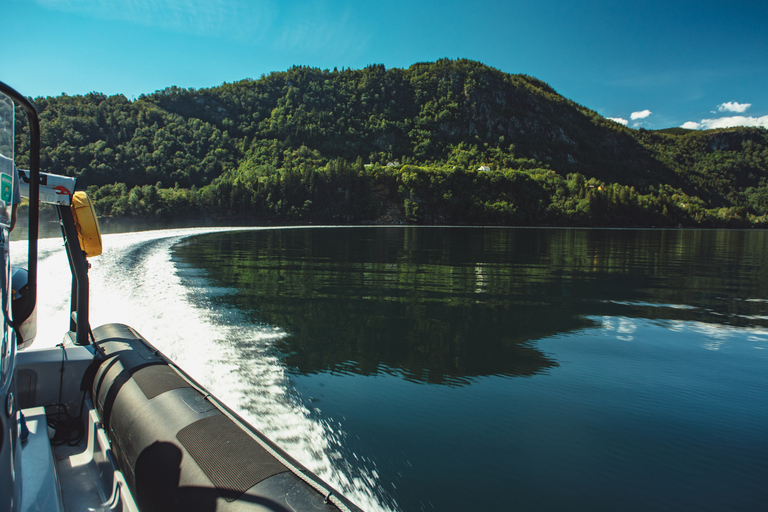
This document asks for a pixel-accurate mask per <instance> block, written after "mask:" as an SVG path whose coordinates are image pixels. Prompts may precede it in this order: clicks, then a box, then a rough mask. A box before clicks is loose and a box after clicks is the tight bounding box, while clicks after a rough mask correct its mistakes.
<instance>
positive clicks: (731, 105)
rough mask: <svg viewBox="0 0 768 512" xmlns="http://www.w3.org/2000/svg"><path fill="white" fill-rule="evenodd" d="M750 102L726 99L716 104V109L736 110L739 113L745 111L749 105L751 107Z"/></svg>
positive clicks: (723, 110) (724, 110)
mask: <svg viewBox="0 0 768 512" xmlns="http://www.w3.org/2000/svg"><path fill="white" fill-rule="evenodd" d="M751 106H752V104H751V103H737V102H735V101H728V102H726V103H721V104H720V105H718V106H717V110H719V111H720V112H737V113H739V114H741V113H744V112H746V111H747V109H748V108H749V107H751Z"/></svg>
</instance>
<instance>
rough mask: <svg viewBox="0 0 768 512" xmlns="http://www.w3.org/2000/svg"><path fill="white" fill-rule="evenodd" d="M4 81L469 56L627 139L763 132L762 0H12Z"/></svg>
mask: <svg viewBox="0 0 768 512" xmlns="http://www.w3.org/2000/svg"><path fill="white" fill-rule="evenodd" d="M0 12H2V16H1V17H0V20H1V21H2V26H3V30H2V32H0V34H2V37H3V39H4V41H3V44H2V46H1V47H0V48H2V49H0V80H3V81H4V82H6V83H8V84H9V85H11V86H12V87H14V88H16V89H18V90H19V91H20V92H22V93H24V94H26V95H29V96H33V97H35V96H56V95H59V94H61V93H62V92H64V93H67V94H70V95H74V94H85V93H88V92H91V91H96V92H102V93H105V94H124V95H125V96H127V97H128V98H135V97H138V96H139V95H140V94H143V93H151V92H154V91H155V90H158V89H163V88H165V87H169V86H172V85H176V86H179V87H185V88H186V87H195V88H203V87H211V86H216V85H220V84H221V83H223V82H232V81H236V80H240V79H243V78H254V79H258V78H259V77H260V76H261V75H262V74H264V73H269V72H271V71H284V70H286V69H288V68H289V67H291V66H293V65H308V66H313V67H318V68H322V69H333V68H334V67H337V68H339V69H341V68H342V67H346V68H350V67H351V68H362V67H365V66H366V65H368V64H374V63H381V64H384V65H385V66H387V67H388V68H391V67H400V68H406V67H408V66H410V65H411V64H414V63H416V62H424V61H434V60H436V59H439V58H443V57H448V58H467V59H473V60H477V61H480V62H483V63H485V64H488V65H490V66H493V67H495V68H497V69H499V70H501V71H504V72H506V73H525V74H528V75H532V76H535V77H537V78H539V79H541V80H544V81H545V82H547V83H549V84H550V85H551V86H552V87H553V88H554V89H555V90H556V91H558V92H559V93H560V94H562V95H563V96H565V97H567V98H569V99H572V100H574V101H576V102H577V103H580V104H582V105H584V106H586V107H588V108H591V109H593V110H595V111H597V112H598V113H600V114H601V115H603V116H605V117H609V118H613V119H616V120H617V121H618V122H622V123H624V124H627V125H628V126H630V127H634V128H638V127H644V128H648V129H657V128H668V127H673V126H683V125H685V126H687V127H693V128H709V127H724V126H733V125H752V126H764V127H768V23H767V22H768V2H765V0H762V1H737V2H723V1H708V0H699V1H695V2H694V1H688V0H678V1H666V2H662V1H657V0H645V1H643V2H619V1H616V0H611V1H607V0H582V1H580V2H569V1H560V2H556V1H552V0H536V1H530V0H528V1H525V2H523V1H519V0H506V1H500V0H488V1H485V2H477V1H473V0H464V1H458V0H443V1H436V0H391V1H389V2H386V3H373V2H367V1H364V0H356V1H352V0H350V1H346V0H316V1H312V0H309V1H293V0H3V7H2V9H1V10H0Z"/></svg>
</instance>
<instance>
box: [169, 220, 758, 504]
mask: <svg viewBox="0 0 768 512" xmlns="http://www.w3.org/2000/svg"><path fill="white" fill-rule="evenodd" d="M766 248H768V234H767V233H766V232H744V231H731V232H726V231H689V230H667V231H663V230H658V231H657V230H621V231H617V230H558V229H478V228H314V229H279V230H264V231H249V232H225V233H212V234H206V235H200V236H195V237H191V238H186V239H184V240H183V241H181V242H180V243H178V244H177V245H176V246H175V247H174V249H173V258H172V259H173V262H174V265H175V266H176V271H177V272H178V275H179V276H180V278H181V282H182V284H183V285H184V286H185V287H186V288H187V290H190V293H193V294H195V295H196V296H197V297H199V301H211V300H212V304H211V307H212V308H213V309H214V310H216V311H224V312H230V313H228V314H232V313H231V312H233V311H234V312H236V322H237V323H238V325H243V326H258V328H259V329H261V330H262V332H265V333H271V335H270V336H267V338H264V337H263V336H262V337H259V338H258V339H259V340H261V341H259V342H258V343H256V342H254V341H251V340H252V339H253V336H252V335H248V336H239V335H237V334H236V333H237V332H239V331H237V330H234V331H232V333H234V334H232V335H230V336H228V337H226V338H225V339H222V340H220V342H219V343H220V344H221V345H222V346H225V349H226V351H227V354H229V356H228V357H230V358H231V360H232V361H236V362H233V363H232V369H231V375H232V378H233V379H236V380H237V381H238V382H239V385H240V386H241V387H243V388H244V391H243V392H242V393H241V394H240V395H237V398H236V400H237V401H238V402H239V403H237V404H233V405H235V406H236V407H239V408H240V409H242V410H245V411H250V412H251V413H252V414H253V415H254V416H257V417H258V416H259V415H262V416H265V415H269V411H264V410H263V409H264V408H263V407H262V406H260V405H258V403H257V402H258V400H259V398H258V397H260V396H262V395H265V394H268V393H269V391H268V386H267V385H265V384H264V382H263V381H264V372H265V370H258V371H255V370H252V368H254V366H249V364H251V363H253V364H254V365H256V364H257V363H258V362H259V361H261V362H262V363H263V362H265V361H266V362H267V363H268V365H269V366H270V367H278V368H280V369H281V371H284V372H285V379H284V380H281V381H280V382H282V383H283V384H284V385H285V386H286V387H288V388H289V389H288V393H287V394H288V395H289V396H290V399H291V400H294V401H296V402H297V403H298V404H300V405H301V407H302V408H303V409H302V410H305V411H306V414H305V416H306V419H308V420H309V421H310V422H311V423H312V424H315V425H322V428H321V429H320V430H321V433H322V435H323V437H324V438H325V439H324V441H323V443H324V445H323V448H322V450H321V451H322V452H323V453H324V454H325V455H326V456H327V457H328V458H329V459H330V460H331V462H332V465H333V469H332V472H334V473H336V474H337V475H338V478H337V481H336V482H335V484H336V485H340V486H342V487H345V485H344V484H343V483H344V482H348V483H349V488H350V489H352V488H355V487H358V488H359V487H360V486H361V485H362V486H364V487H365V488H366V489H369V492H370V493H371V494H372V496H373V501H374V503H378V505H379V506H381V507H382V508H385V509H386V508H388V509H400V510H404V511H418V510H440V511H443V510H446V511H450V510H462V511H463V510H521V511H527V510H589V511H599V510H606V511H608V510H610V511H616V510H623V511H629V510H637V511H646V510H696V511H701V510H765V509H766V503H768V491H767V490H766V489H768V350H767V349H768V252H767V251H766ZM222 314H223V313H222ZM249 332H250V331H249ZM265 339H266V342H265V341H264V340H265ZM256 345H258V347H257V346H256ZM257 360H258V361H257ZM246 363H248V364H246ZM257 367H259V368H261V367H260V366H257ZM286 383H287V384H286ZM249 389H252V391H251V392H249ZM280 417H281V418H282V416H280ZM281 421H282V420H281ZM285 422H286V423H288V422H290V419H286V420H285ZM284 428H288V426H287V425H284ZM291 432H292V434H291V435H290V436H286V438H287V439H288V440H289V441H290V439H293V438H300V437H301V436H302V432H296V431H295V430H293V431H291ZM318 457H319V455H318ZM339 482H342V483H341V484H340V483H339Z"/></svg>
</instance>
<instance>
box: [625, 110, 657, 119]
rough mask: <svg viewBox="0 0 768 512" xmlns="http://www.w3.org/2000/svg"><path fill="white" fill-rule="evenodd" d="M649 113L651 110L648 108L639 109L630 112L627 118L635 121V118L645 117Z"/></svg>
mask: <svg viewBox="0 0 768 512" xmlns="http://www.w3.org/2000/svg"><path fill="white" fill-rule="evenodd" d="M651 114H652V112H651V111H650V110H641V111H639V112H632V114H630V116H629V118H630V119H631V120H633V121H635V120H637V119H645V118H646V117H648V116H649V115H651Z"/></svg>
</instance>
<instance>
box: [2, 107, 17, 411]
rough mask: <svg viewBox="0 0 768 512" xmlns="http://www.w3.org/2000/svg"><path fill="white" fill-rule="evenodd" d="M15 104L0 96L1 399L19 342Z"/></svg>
mask: <svg viewBox="0 0 768 512" xmlns="http://www.w3.org/2000/svg"><path fill="white" fill-rule="evenodd" d="M13 113H14V111H13V101H12V100H11V99H10V98H9V97H8V96H6V95H5V94H2V93H0V246H1V247H0V288H2V290H0V297H2V312H3V315H2V316H3V330H2V333H0V335H1V336H2V340H1V341H0V396H4V393H2V391H3V390H4V389H5V387H6V386H7V385H8V384H10V380H11V377H12V371H13V368H12V366H13V354H14V350H13V349H14V345H15V340H13V339H12V336H11V332H12V329H10V328H9V326H8V311H9V309H10V304H9V302H8V301H9V300H10V298H9V295H10V294H9V293H8V289H7V283H8V282H9V281H8V279H9V258H8V227H9V225H10V220H11V208H12V201H13V180H14V178H15V175H16V173H15V172H14V166H13V146H14V137H13V134H14V117H13Z"/></svg>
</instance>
